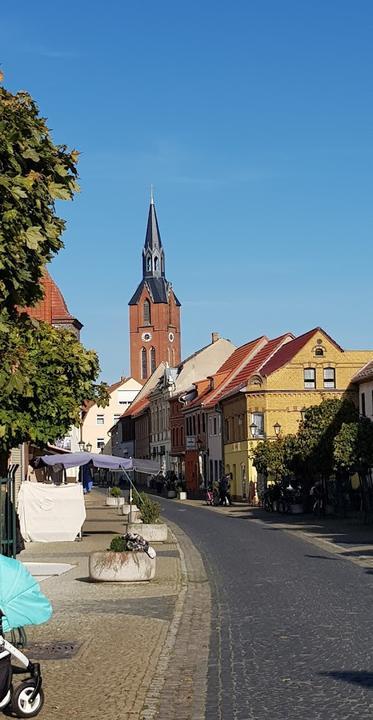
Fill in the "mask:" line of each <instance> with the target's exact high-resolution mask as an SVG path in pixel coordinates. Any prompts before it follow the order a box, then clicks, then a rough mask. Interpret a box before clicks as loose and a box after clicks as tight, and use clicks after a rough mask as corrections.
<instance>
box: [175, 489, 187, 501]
mask: <svg viewBox="0 0 373 720" xmlns="http://www.w3.org/2000/svg"><path fill="white" fill-rule="evenodd" d="M177 497H178V500H186V499H187V494H186V492H185V490H180V491H179V492H178V494H177Z"/></svg>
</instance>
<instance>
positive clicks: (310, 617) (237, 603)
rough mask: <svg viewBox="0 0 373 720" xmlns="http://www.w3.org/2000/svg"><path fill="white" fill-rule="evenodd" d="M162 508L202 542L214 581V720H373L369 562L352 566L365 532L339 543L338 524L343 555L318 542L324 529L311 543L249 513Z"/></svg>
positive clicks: (297, 531)
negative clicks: (355, 719)
mask: <svg viewBox="0 0 373 720" xmlns="http://www.w3.org/2000/svg"><path fill="white" fill-rule="evenodd" d="M162 505H163V512H164V514H165V516H166V517H167V518H168V519H169V520H172V521H174V522H176V523H177V524H178V525H179V526H180V527H181V528H182V529H183V531H184V532H186V533H187V534H188V535H189V536H190V537H191V538H193V542H194V543H195V545H196V547H197V548H198V550H199V551H200V552H201V554H202V556H203V558H204V563H205V567H206V571H207V576H208V578H209V581H210V586H211V592H212V608H211V609H212V622H211V631H212V633H211V644H210V654H209V669H208V684H207V700H206V713H205V717H206V720H216V719H218V720H231V719H233V720H249V719H250V720H268V718H271V720H334V719H337V718H338V720H349V719H350V718H361V719H363V718H364V719H365V718H366V719H368V718H371V717H372V714H373V659H372V646H373V627H372V611H371V604H372V596H373V585H372V574H371V569H370V560H369V557H370V556H369V552H367V555H368V564H367V565H364V566H362V565H361V564H357V563H356V562H355V561H354V562H349V561H347V560H346V557H350V555H349V553H350V552H351V547H352V548H353V544H354V542H355V543H356V545H357V546H358V547H359V552H360V554H361V553H362V552H363V551H362V550H361V547H360V543H361V535H362V533H363V534H364V530H362V531H357V535H356V533H355V536H356V538H357V539H356V540H355V541H354V533H353V532H352V531H351V533H350V535H349V536H348V535H347V533H345V532H342V531H341V530H340V531H339V533H338V532H337V527H338V525H336V526H335V527H334V526H333V523H332V528H333V530H332V532H330V533H329V535H330V536H331V538H333V539H336V537H337V535H339V536H341V537H343V539H344V541H345V543H344V545H342V546H341V547H340V552H336V551H334V550H333V546H332V545H330V544H328V543H327V542H326V541H322V540H320V538H319V537H318V534H319V535H320V534H321V535H322V530H323V528H319V529H318V534H317V532H316V531H315V528H314V532H313V533H312V532H311V530H310V528H308V530H307V532H306V531H304V534H303V531H302V529H301V527H295V524H294V523H291V522H290V523H289V524H290V525H291V527H290V528H288V530H290V534H289V532H288V531H284V529H283V528H282V527H280V526H279V523H276V522H263V521H262V520H260V519H259V520H258V519H256V517H255V513H254V515H253V514H252V513H250V512H242V511H241V509H240V508H237V509H235V510H237V511H236V513H232V512H229V511H228V512H227V511H225V510H224V509H222V510H217V511H214V510H212V511H210V509H208V508H203V507H199V508H198V507H196V505H197V503H193V504H190V505H187V504H184V505H183V504H181V503H179V504H178V503H172V502H171V503H170V502H167V501H163V502H162ZM259 517H260V514H259ZM285 525H286V523H285ZM339 527H340V528H341V523H340V524H339ZM342 528H343V524H342ZM325 534H326V535H327V534H328V533H327V532H326V531H324V535H325ZM371 535H372V533H370V536H371ZM306 537H308V540H307V541H306V540H305V538H306ZM365 540H366V541H367V533H365ZM309 541H311V542H309ZM323 542H324V546H323V547H321V546H320V543H323ZM346 544H347V545H348V546H349V548H350V550H346V547H345V546H346ZM326 548H328V549H326ZM352 552H353V550H352ZM346 553H347V555H346ZM185 647H187V645H186V646H185ZM159 717H160V720H161V719H162V715H160V716H159ZM165 717H174V718H175V720H176V718H177V717H178V716H177V715H173V716H171V715H165ZM182 717H186V718H194V717H196V718H197V717H200V716H199V715H193V713H190V714H187V713H185V715H182Z"/></svg>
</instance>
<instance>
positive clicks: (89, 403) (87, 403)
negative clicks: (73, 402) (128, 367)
mask: <svg viewBox="0 0 373 720" xmlns="http://www.w3.org/2000/svg"><path fill="white" fill-rule="evenodd" d="M127 380H129V378H126V377H122V378H121V379H120V380H117V381H116V382H115V383H113V384H112V385H109V386H108V389H107V390H108V393H109V395H111V393H112V392H114V390H116V389H117V388H119V387H120V386H121V385H123V383H125V382H127ZM94 405H96V403H95V401H94V400H86V401H85V402H84V403H83V405H82V411H83V412H84V413H85V414H87V412H88V410H89V409H90V408H91V407H93V406H94Z"/></svg>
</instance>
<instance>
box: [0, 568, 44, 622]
mask: <svg viewBox="0 0 373 720" xmlns="http://www.w3.org/2000/svg"><path fill="white" fill-rule="evenodd" d="M0 610H1V612H2V613H3V618H2V621H3V630H4V632H9V630H14V629H15V628H19V627H23V626H24V625H41V623H44V622H46V621H47V620H49V618H50V617H51V615H52V607H51V604H50V602H49V600H48V599H47V598H46V597H45V595H43V593H42V592H41V590H40V587H39V583H37V582H36V580H35V578H34V577H33V576H32V575H31V574H30V573H29V571H28V570H27V569H26V568H25V566H24V565H22V563H21V562H19V561H18V560H13V558H8V557H5V556H4V555H0Z"/></svg>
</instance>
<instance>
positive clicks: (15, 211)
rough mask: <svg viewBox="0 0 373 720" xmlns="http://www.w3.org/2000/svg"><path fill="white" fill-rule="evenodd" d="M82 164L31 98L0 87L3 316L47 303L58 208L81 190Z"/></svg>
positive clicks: (57, 234) (58, 232) (0, 287)
mask: <svg viewBox="0 0 373 720" xmlns="http://www.w3.org/2000/svg"><path fill="white" fill-rule="evenodd" d="M77 159H78V153H77V151H76V150H73V151H71V152H70V151H69V150H68V149H67V148H66V146H65V145H54V143H53V142H52V139H51V137H50V133H49V130H48V128H47V126H46V122H45V119H44V118H42V117H40V116H39V111H38V108H37V106H36V104H35V102H34V101H33V100H32V98H31V97H30V95H28V94H27V93H26V92H19V93H17V94H16V95H13V94H11V93H10V92H8V91H7V90H5V89H4V88H3V87H0V313H2V312H3V311H4V310H7V311H8V313H10V314H12V313H14V311H15V308H16V306H17V305H19V306H23V307H27V306H30V305H34V304H35V303H36V302H38V301H39V300H40V299H41V298H42V297H43V290H42V287H41V285H40V279H41V277H42V273H43V269H44V267H45V265H46V263H47V262H49V261H50V260H51V259H52V258H53V256H54V255H55V254H56V253H57V252H58V251H59V250H60V249H61V247H62V245H63V243H62V240H61V234H62V232H63V230H64V227H65V223H64V221H63V220H61V218H59V217H57V215H56V213H55V206H54V203H55V200H56V199H57V198H58V199H61V200H70V199H71V198H72V197H73V195H74V193H75V192H76V191H77V190H78V185H77V183H76V177H77V170H76V163H77Z"/></svg>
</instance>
